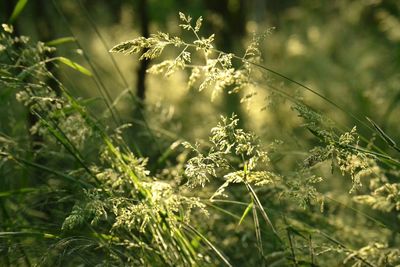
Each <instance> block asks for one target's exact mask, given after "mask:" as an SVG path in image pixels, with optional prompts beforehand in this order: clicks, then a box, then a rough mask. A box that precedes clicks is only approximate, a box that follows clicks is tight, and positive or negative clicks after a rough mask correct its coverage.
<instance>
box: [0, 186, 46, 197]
mask: <svg viewBox="0 0 400 267" xmlns="http://www.w3.org/2000/svg"><path fill="white" fill-rule="evenodd" d="M35 191H39V189H37V188H20V189H18V190H10V191H3V192H0V198H1V197H9V196H12V195H17V194H28V193H31V192H35Z"/></svg>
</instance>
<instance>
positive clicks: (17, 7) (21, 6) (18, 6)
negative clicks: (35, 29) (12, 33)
mask: <svg viewBox="0 0 400 267" xmlns="http://www.w3.org/2000/svg"><path fill="white" fill-rule="evenodd" d="M27 3H28V0H19V1H18V2H17V4H16V5H15V7H14V10H13V12H12V14H11V17H10V19H9V20H8V22H9V23H10V24H13V23H14V22H15V20H16V19H17V18H18V16H19V15H20V14H21V12H22V10H24V8H25V6H26V4H27Z"/></svg>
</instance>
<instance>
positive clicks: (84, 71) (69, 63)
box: [57, 57, 93, 76]
mask: <svg viewBox="0 0 400 267" xmlns="http://www.w3.org/2000/svg"><path fill="white" fill-rule="evenodd" d="M57 60H58V61H60V62H61V63H63V64H65V65H67V66H68V67H70V68H73V69H74V70H77V71H79V72H80V73H82V74H85V75H87V76H93V75H92V73H91V72H90V70H88V69H87V68H85V67H83V66H81V65H79V64H78V63H76V62H74V61H72V60H70V59H68V58H65V57H58V58H57Z"/></svg>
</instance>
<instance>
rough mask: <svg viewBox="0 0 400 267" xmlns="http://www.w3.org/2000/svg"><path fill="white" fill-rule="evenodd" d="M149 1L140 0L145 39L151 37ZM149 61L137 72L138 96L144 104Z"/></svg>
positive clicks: (141, 22)
mask: <svg viewBox="0 0 400 267" xmlns="http://www.w3.org/2000/svg"><path fill="white" fill-rule="evenodd" d="M147 4H148V3H147V0H139V3H138V13H139V18H140V30H141V35H142V36H143V37H146V38H147V37H149V14H148V6H147ZM148 65H149V60H146V59H144V60H142V61H141V62H140V65H139V68H138V70H137V84H136V86H137V93H136V94H137V96H138V98H139V99H140V100H141V101H142V102H143V100H144V99H145V96H146V70H147V67H148Z"/></svg>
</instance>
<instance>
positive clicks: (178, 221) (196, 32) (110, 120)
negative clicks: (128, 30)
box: [0, 1, 400, 267]
mask: <svg viewBox="0 0 400 267" xmlns="http://www.w3.org/2000/svg"><path fill="white" fill-rule="evenodd" d="M24 2H26V1H18V3H17V5H16V7H15V8H14V12H13V15H12V16H11V19H10V20H9V21H8V23H6V22H4V23H3V24H2V28H1V29H0V64H1V68H0V114H1V115H0V119H1V121H0V265H1V266H354V267H361V266H370V267H371V266H377V267H378V266H400V249H399V248H400V237H399V235H398V233H399V231H400V215H399V214H400V213H399V212H400V181H399V179H400V158H399V152H400V145H398V144H397V142H398V141H397V140H398V137H399V133H398V132H397V133H396V132H395V131H396V130H397V131H398V118H397V117H396V116H393V114H396V112H398V111H399V107H398V106H397V105H398V100H399V98H398V95H399V92H400V91H399V89H398V88H400V87H398V86H399V85H400V81H399V80H398V74H395V73H396V71H398V70H399V67H398V66H397V69H396V68H395V66H394V65H395V64H396V63H393V66H392V68H388V69H387V72H385V73H383V74H382V75H384V77H386V80H378V78H377V77H376V76H379V75H380V74H379V71H380V70H376V71H377V72H378V73H376V74H374V75H368V74H367V73H363V71H364V72H368V73H370V72H371V69H369V67H371V66H373V65H374V64H378V63H379V62H381V61H383V59H381V58H379V56H377V54H376V53H378V54H379V53H380V52H379V51H387V50H390V47H391V46H392V45H393V44H392V43H390V41H393V38H398V37H396V36H397V35H396V31H395V30H394V29H393V28H390V27H389V26H387V27H386V29H392V31H389V30H388V31H384V33H385V34H388V36H389V37H390V38H392V39H390V38H389V41H387V42H388V44H386V45H385V44H381V43H379V44H377V45H376V49H377V51H378V52H376V51H372V52H371V51H370V50H369V49H372V48H369V46H368V45H369V44H372V43H373V42H374V40H373V38H371V39H368V38H370V37H368V36H361V37H360V38H364V39H366V40H365V42H362V45H361V46H363V47H362V49H361V48H360V47H352V46H351V45H350V48H349V51H348V52H349V53H353V52H354V53H358V54H359V55H360V56H364V55H363V54H362V53H365V57H362V58H360V59H359V60H360V65H361V66H359V68H357V69H355V70H354V69H353V71H354V73H353V74H349V73H350V70H349V68H350V67H349V65H347V67H348V69H346V63H348V61H350V60H354V57H353V58H349V59H347V58H344V55H340V53H342V51H337V52H336V53H338V54H339V55H335V56H337V57H339V58H340V59H341V60H339V62H341V63H343V64H344V67H342V66H336V65H335V64H333V63H332V62H329V60H332V59H327V58H324V56H322V55H323V51H325V50H328V49H332V48H331V47H330V46H331V45H332V44H331V43H327V42H328V41H326V40H322V41H321V40H319V39H318V38H319V37H318V36H319V35H321V34H323V33H321V30H320V29H318V28H315V27H314V28H313V27H309V28H308V29H309V31H308V33H307V34H308V36H309V39H308V40H301V38H298V37H297V36H296V35H291V37H290V38H291V39H290V40H289V41H288V47H287V53H286V54H285V56H284V57H281V58H280V60H277V61H276V63H271V64H275V65H276V66H275V67H279V64H285V66H287V68H278V69H282V70H284V73H283V72H282V73H281V72H280V71H276V70H275V68H272V67H271V66H270V64H269V63H270V62H272V61H273V60H274V57H276V53H278V52H279V50H280V49H281V47H280V46H279V42H280V41H281V39H282V38H283V37H282V34H283V33H281V32H279V31H277V30H274V28H268V29H266V30H263V31H259V33H253V34H252V35H250V37H249V38H247V39H246V40H245V41H244V42H245V43H246V46H245V48H244V49H243V51H240V49H239V50H238V51H239V52H235V53H232V52H231V51H224V49H223V48H218V47H217V44H216V43H217V42H216V40H217V39H218V38H219V36H218V34H214V33H209V34H206V33H207V32H209V28H205V27H206V24H207V20H206V19H204V20H203V17H202V16H199V17H196V18H192V17H191V16H190V15H189V14H184V13H182V12H179V13H178V14H177V18H176V20H173V21H174V23H175V24H176V25H175V26H174V27H173V29H174V30H171V32H165V31H161V30H160V31H154V32H153V33H150V34H149V35H148V36H140V37H137V38H133V39H129V40H125V41H122V42H120V43H115V44H113V46H111V47H109V52H110V53H111V54H112V56H120V55H119V54H123V55H125V56H131V55H133V54H138V58H134V59H133V58H132V57H131V58H130V60H151V62H152V64H151V65H150V66H149V67H148V69H147V72H148V73H149V75H152V79H153V80H152V81H151V83H149V84H150V85H152V86H154V87H158V88H155V89H154V90H160V88H162V89H163V90H169V91H168V92H164V94H166V95H168V94H171V95H173V94H185V95H187V96H185V97H183V100H180V101H182V102H179V101H176V102H175V103H174V104H170V103H165V102H164V103H163V102H157V101H154V102H151V101H149V100H148V99H146V100H147V101H144V99H141V98H140V97H138V96H137V95H136V94H135V93H134V90H133V89H132V88H130V87H129V86H127V87H126V88H125V89H124V90H121V91H120V92H118V94H117V95H115V92H110V91H108V88H107V86H104V84H103V83H102V79H101V78H102V77H101V74H99V73H98V72H97V71H96V68H93V66H91V65H90V64H89V67H86V66H84V64H82V63H77V62H76V60H73V59H70V57H67V56H63V55H62V54H60V53H59V52H58V49H59V47H62V46H63V45H66V44H67V43H69V42H75V41H76V39H75V38H61V39H56V40H53V41H48V42H46V43H44V42H41V41H35V40H32V38H30V37H29V36H24V35H19V34H18V33H17V32H15V30H14V28H13V23H14V21H15V20H16V19H17V17H18V15H19V13H20V12H21V11H22V9H23V7H24ZM338 2H340V3H342V2H341V1H338ZM360 2H361V1H354V3H359V5H360V6H361V7H358V8H359V9H357V7H355V6H353V7H352V11H353V12H356V11H357V10H360V8H365V9H366V8H367V7H370V6H368V5H367V4H365V5H364V6H362V4H360ZM354 3H353V5H355V4H354ZM25 4H26V3H25ZM344 6H345V4H343V5H339V4H338V9H340V8H343V10H344V9H345V8H344ZM397 7H398V6H397ZM398 10H400V7H398ZM298 11H299V12H301V10H298ZM343 12H350V11H349V10H347V9H346V10H344V11H343ZM360 12H361V11H360ZM296 14H297V15H299V14H298V13H293V14H291V15H292V16H295V15H296ZM340 14H342V13H340ZM353 16H356V15H354V14H353ZM349 17H351V16H349ZM349 17H346V16H343V17H340V19H338V21H337V23H338V24H339V25H345V24H346V23H350V24H351V23H354V22H352V21H351V20H349ZM377 17H378V18H386V20H384V19H382V21H384V22H382V23H386V24H390V23H392V24H393V23H400V22H399V21H400V20H399V19H398V18H396V17H391V16H390V14H387V13H385V12H384V10H383V9H380V10H379V12H378V11H377ZM388 18H389V19H388ZM310 21H311V18H310V20H308V21H304V25H307V23H310ZM324 23H325V22H321V25H322V26H321V28H322V27H327V28H329V29H330V27H333V28H334V29H332V30H331V31H330V32H333V34H336V33H337V32H336V30H335V29H336V27H337V25H330V24H329V25H325V24H324ZM203 24H204V25H203ZM291 26H292V27H294V28H295V29H296V27H300V26H296V23H293V25H291ZM288 27H289V26H288ZM382 27H384V26H382ZM203 28H205V29H203ZM299 31H300V29H299ZM345 31H346V30H345ZM348 31H349V33H348V32H345V34H349V35H350V34H351V32H350V30H348ZM397 33H398V31H397ZM341 36H343V35H341ZM327 38H332V37H331V36H327ZM381 38H383V37H381ZM396 40H398V39H396ZM306 42H309V44H306ZM266 43H267V44H268V43H269V44H271V46H268V48H267V49H266V50H265V49H264V48H263V47H264V45H265V44H266ZM397 45H398V43H397ZM364 46H365V47H364ZM307 49H310V50H312V49H313V51H311V52H309V53H306V50H307ZM397 51H398V48H397ZM81 53H83V54H85V53H86V52H85V51H81ZM103 53H108V51H103ZM265 54H266V55H267V58H268V57H269V55H271V59H269V60H266V59H265V58H266V57H265V56H264V55H265ZM303 54H304V55H306V56H304V57H303V58H302V57H301V55H303ZM318 54H320V55H319V56H317V55H318ZM358 54H357V55H358ZM350 56H351V55H348V57H350ZM367 56H368V58H366V57H367ZM368 60H369V61H368ZM281 62H284V63H281ZM304 62H307V66H306V67H305V68H310V69H311V71H308V72H300V73H296V66H298V65H299V64H304ZM318 64H319V65H318ZM397 64H398V63H397ZM66 68H69V69H71V70H72V71H73V72H68V75H66V76H65V75H64V76H61V75H60V71H61V70H65V69H66ZM332 69H334V71H332ZM324 71H326V72H327V73H328V72H329V73H331V74H332V76H331V77H326V75H324ZM382 72H383V70H382ZM307 74H309V77H305V76H304V75H307ZM344 74H345V75H344ZM118 75H122V77H123V76H124V72H123V71H122V72H120V73H119V74H118ZM335 75H336V76H335ZM352 75H353V76H352ZM375 75H376V76H375ZM390 75H393V76H390ZM396 75H397V78H396V77H395V76H396ZM75 76H76V77H79V79H82V80H87V84H91V83H93V84H94V85H93V86H94V87H95V88H96V90H98V96H96V97H87V96H85V94H79V90H78V88H74V87H73V85H74V82H73V80H74V79H75V78H74V77H75ZM174 77H178V78H176V79H177V81H175V82H174V83H173V85H174V86H175V85H176V84H178V85H179V86H178V87H174V86H165V85H166V84H169V83H170V81H171V79H174ZM339 77H340V78H339ZM71 80H72V82H71ZM308 80H309V81H310V82H307V81H308ZM89 81H90V82H89ZM157 83H158V84H157ZM78 86H80V84H79V85H78ZM152 86H149V88H148V94H150V96H151V92H152V90H153V88H152ZM364 86H365V87H367V86H369V87H370V88H367V89H368V90H367V89H365V88H363V87H364ZM341 87H343V88H347V89H348V90H343V89H341V90H340V91H339V92H334V91H332V90H331V89H337V88H341ZM352 88H354V90H351V89H352ZM386 88H387V89H386ZM364 89H365V91H362V90H364ZM379 90H382V91H379ZM182 92H183V93H182ZM353 93H354V95H352V94H353ZM232 95H233V96H234V97H237V99H238V101H237V102H236V103H235V105H237V106H235V107H234V109H233V110H234V111H233V112H232V107H231V108H225V109H224V108H220V107H221V106H223V105H224V104H223V103H224V100H225V99H232ZM396 95H397V97H396ZM338 96H341V97H338ZM127 103H128V104H129V105H131V106H132V108H131V110H130V111H129V114H127V113H126V112H124V111H125V109H126V107H127ZM174 105H175V106H174ZM377 108H379V109H377ZM202 109H207V110H205V111H204V113H200V110H202ZM374 111H376V113H375V112H374ZM210 121H211V122H212V123H213V124H212V125H210V123H209V122H210Z"/></svg>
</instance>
